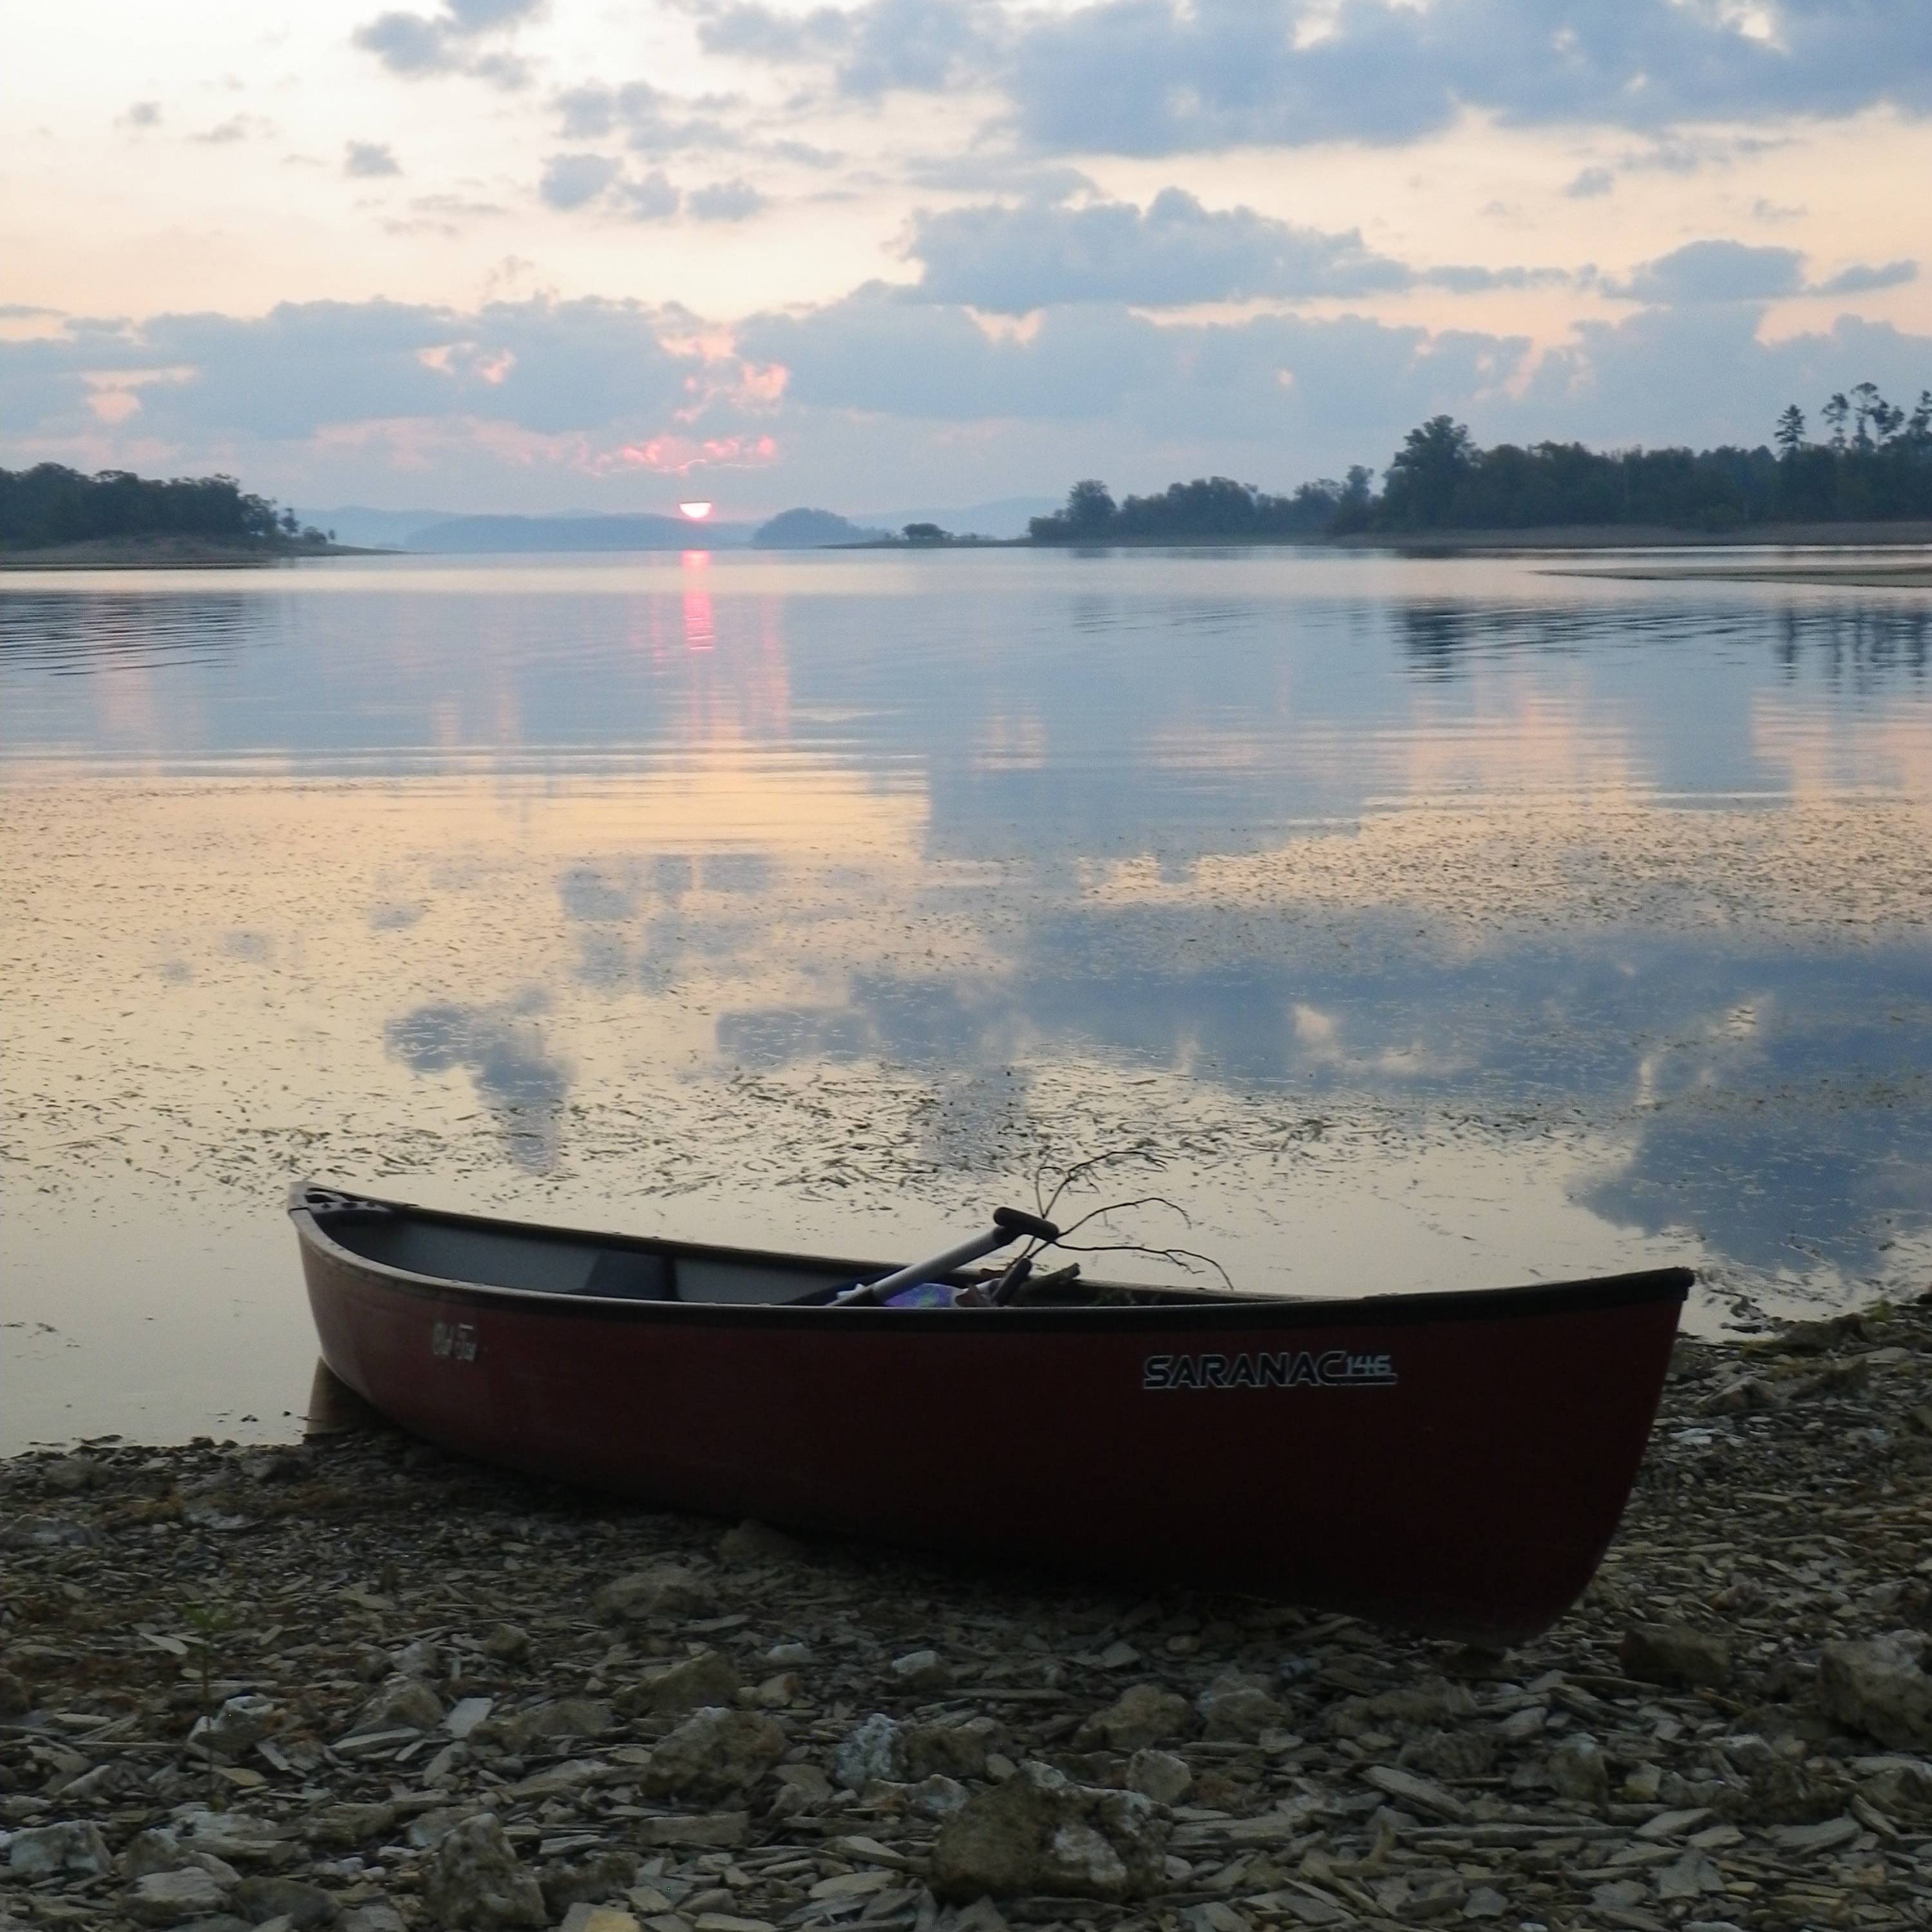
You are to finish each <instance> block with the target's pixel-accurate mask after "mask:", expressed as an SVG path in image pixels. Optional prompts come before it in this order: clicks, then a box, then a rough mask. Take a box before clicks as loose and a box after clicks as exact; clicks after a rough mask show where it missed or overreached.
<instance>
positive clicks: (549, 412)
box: [0, 299, 703, 448]
mask: <svg viewBox="0 0 1932 1932" xmlns="http://www.w3.org/2000/svg"><path fill="white" fill-rule="evenodd" d="M689 323H690V318H689V317H685V316H683V315H682V313H681V312H673V313H671V314H668V315H667V314H665V313H664V312H663V311H653V310H650V309H647V308H644V307H643V306H642V305H640V304H637V303H634V302H609V301H599V300H594V299H584V300H579V301H574V302H550V301H544V300H532V301H529V302H496V303H491V304H488V305H485V306H484V307H483V308H481V309H478V310H475V311H469V312H463V311H455V310H451V309H447V308H438V307H432V306H429V305H420V304H414V303H404V302H380V301H378V302H301V303H283V304H281V305H279V306H278V307H277V308H273V309H272V310H270V311H269V313H268V314H266V315H265V316H261V317H241V316H223V315H214V314H168V315H160V316H156V317H151V318H150V319H149V320H147V321H145V322H143V323H139V324H138V325H137V324H134V323H119V324H107V323H94V322H89V321H86V320H76V321H74V322H71V323H70V324H69V325H68V328H67V329H66V330H65V332H63V334H62V335H60V336H58V337H40V338H32V339H30V340H28V341H21V342H8V341H5V340H0V389H5V387H6V386H7V385H8V384H9V383H11V384H12V385H13V396H14V400H13V403H12V404H11V407H7V408H0V420H5V421H7V422H9V423H10V425H13V426H17V430H18V431H26V430H27V429H28V428H31V427H32V426H33V425H34V424H35V423H36V422H40V423H41V424H43V425H49V426H55V427H57V426H60V425H69V426H71V425H73V424H74V422H77V421H79V420H80V419H82V418H83V417H84V416H86V413H87V411H86V398H87V396H88V395H89V393H90V390H91V387H92V385H93V384H94V383H98V381H99V380H101V378H102V377H113V378H115V379H116V380H124V379H125V378H126V377H127V375H128V374H130V373H136V374H138V373H139V372H156V371H159V372H164V379H157V380H148V381H146V382H145V383H143V385H142V386H141V387H140V388H139V390H138V397H139V404H140V410H139V416H138V417H137V418H136V419H133V421H132V422H130V425H129V427H130V429H132V430H138V431H139V434H142V435H143V436H145V437H149V438H160V439H163V440H166V441H169V442H170V443H178V444H179V445H181V446H183V447H184V448H192V447H196V446H202V447H208V446H214V445H217V444H218V443H220V441H221V440H223V439H225V438H229V437H249V438H254V439H257V440H263V441H279V440H302V439H305V438H308V437H314V436H316V435H317V434H321V433H323V432H324V431H329V430H330V429H332V428H336V427H339V426H341V425H350V424H356V423H360V422H372V421H374V422H397V421H433V420H437V419H443V420H450V421H458V420H460V421H463V422H494V423H498V424H501V425H504V426H505V427H506V428H514V429H516V430H518V431H526V432H529V433H530V434H535V435H538V436H546V437H559V436H564V437H567V436H579V437H584V436H588V437H605V438H607V439H608V440H611V441H613V442H618V443H621V442H623V441H625V440H629V439H630V438H631V437H633V436H634V435H637V434H643V433H646V432H652V431H657V430H659V429H661V428H663V427H664V425H666V424H667V422H669V421H670V419H672V418H673V416H676V414H677V413H679V412H681V411H685V412H688V410H690V408H691V391H690V390H689V389H688V386H687V384H688V381H689V380H690V379H691V377H693V376H694V374H697V373H698V372H700V371H702V369H703V358H702V356H700V355H699V354H698V353H696V352H692V351H688V350H671V349H669V348H667V347H665V346H664V340H663V338H664V335H667V334H670V333H676V332H679V330H680V329H688V326H689Z"/></svg>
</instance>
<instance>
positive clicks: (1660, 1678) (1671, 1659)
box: [1617, 1624, 1731, 1686]
mask: <svg viewBox="0 0 1932 1932" xmlns="http://www.w3.org/2000/svg"><path fill="white" fill-rule="evenodd" d="M1617 1659H1618V1661H1619V1663H1621V1664H1622V1666H1623V1667H1624V1670H1625V1673H1627V1674H1628V1675H1629V1676H1632V1677H1634V1678H1636V1679H1637V1680H1638V1681H1639V1682H1641V1683H1645V1684H1706V1685H1712V1686H1716V1685H1723V1684H1727V1683H1729V1682H1730V1676H1731V1652H1730V1645H1728V1644H1727V1643H1725V1641H1724V1639H1723V1638H1722V1637H1714V1636H1712V1635H1711V1634H1709V1633H1708V1632H1706V1631H1700V1630H1694V1629H1693V1628H1691V1626H1690V1625H1688V1624H1634V1625H1631V1628H1629V1629H1628V1630H1627V1631H1625V1633H1624V1636H1623V1641H1622V1643H1620V1644H1619V1646H1617Z"/></svg>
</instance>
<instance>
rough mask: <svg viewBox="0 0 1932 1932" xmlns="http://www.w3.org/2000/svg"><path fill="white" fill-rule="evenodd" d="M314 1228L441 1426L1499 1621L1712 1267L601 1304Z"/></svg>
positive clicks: (490, 1449)
mask: <svg viewBox="0 0 1932 1932" xmlns="http://www.w3.org/2000/svg"><path fill="white" fill-rule="evenodd" d="M295 1219H296V1223H297V1226H298V1231H299V1234H300V1235H301V1238H302V1259H303V1265H304V1268H305V1274H306V1276H307V1280H308V1293H309V1299H310V1303H311V1307H312V1309H313V1310H314V1316H315V1321H316V1326H317V1331H318V1333H319V1334H320V1338H321V1344H322V1350H323V1357H324V1359H325V1360H326V1361H327V1363H328V1364H329V1367H330V1368H331V1369H332V1370H333V1371H334V1372H335V1374H336V1375H337V1376H340V1377H341V1379H342V1380H343V1381H344V1382H347V1384H348V1385H350V1388H353V1389H354V1390H355V1391H356V1392H357V1393H358V1394H360V1395H362V1397H365V1399H366V1400H368V1401H369V1402H370V1403H372V1404H374V1406H375V1407H376V1408H377V1409H379V1410H380V1411H381V1412H383V1414H384V1415H386V1416H388V1417H389V1418H390V1419H392V1421H395V1422H396V1423H398V1424H400V1425H401V1427H404V1428H405V1429H407V1430H410V1431H411V1432H412V1433H415V1434H417V1435H419V1436H424V1437H425V1438H427V1439H430V1440H431V1441H433V1442H438V1443H440V1444H443V1445H445V1446H446V1447H448V1448H452V1449H454V1450H458V1451H462V1452H463V1453H465V1454H469V1455H472V1456H475V1457H479V1458H481V1459H483V1460H487V1461H490V1462H494V1463H500V1464H503V1465H505V1466H511V1467H514V1468H517V1469H522V1470H525V1471H528V1472H532V1473H535V1474H538V1475H545V1476H550V1477H556V1478H564V1479H565V1480H568V1481H572V1482H575V1483H580V1484H586V1485H589V1486H591V1487H595V1488H597V1489H599V1490H605V1491H607V1492H610V1493H613V1494H616V1495H620V1496H629V1497H634V1498H637V1499H643V1500H647V1501H649V1502H655V1503H659V1504H663V1505H669V1506H672V1507H676V1508H685V1509H691V1510H696V1511H706V1512H709V1513H712V1514H717V1515H719V1516H723V1517H757V1518H758V1519H760V1520H763V1521H766V1522H769V1523H778V1524H784V1525H787V1526H792V1527H795V1528H799V1529H814V1530H820V1531H829V1532H839V1533H844V1534H850V1535H860V1536H865V1537H869V1538H880V1539H883V1540H886V1541H893V1542H898V1543H903V1544H910V1545H914V1546H919V1547H926V1548H930V1549H934V1550H946V1551H952V1552H960V1553H971V1554H974V1555H977V1556H991V1557H995V1558H998V1559H1004V1560H1007V1561H1019V1562H1034V1563H1037V1564H1040V1565H1047V1566H1050V1567H1052V1568H1058V1569H1061V1570H1073V1571H1080V1572H1084V1573H1086V1574H1093V1575H1097V1576H1103V1577H1113V1578H1118V1579H1121V1580H1141V1581H1145V1582H1151V1583H1161V1584H1166V1585H1183V1586H1190V1587H1202V1588H1216V1589H1232V1590H1237V1591H1244V1592H1256V1593H1259V1594H1262V1595H1269V1596H1274V1597H1278V1598H1284V1599H1287V1600H1289V1601H1295V1602H1298V1603H1304V1604H1313V1605H1321V1606H1325V1607H1333V1608H1335V1609H1339V1610H1349V1611H1352V1612H1355V1613H1359V1614H1363V1615H1366V1616H1372V1617H1375V1618H1377V1619H1381V1620H1383V1621H1386V1622H1392V1623H1395V1624H1398V1625H1404V1626H1406V1627H1409V1628H1416V1629H1420V1630H1423V1631H1430V1632H1435V1633H1439V1634H1444V1635H1449V1636H1456V1637H1463V1638H1466V1639H1469V1640H1476V1641H1481V1642H1484V1643H1509V1642H1514V1641H1517V1640H1521V1639H1523V1638H1525V1637H1529V1636H1530V1635H1532V1634H1534V1633H1535V1632H1536V1631H1539V1630H1541V1629H1543V1628H1545V1627H1547V1625H1549V1624H1550V1623H1551V1622H1553V1621H1554V1620H1555V1619H1556V1618H1557V1617H1558V1616H1560V1615H1561V1614H1562V1612H1563V1611H1564V1610H1565V1609H1566V1608H1567V1607H1568V1606H1569V1605H1570V1604H1571V1603H1572V1602H1574V1601H1575V1599H1576V1598H1577V1595H1579V1594H1580V1592H1582V1590H1583V1588H1584V1586H1585V1585H1586V1584H1587V1583H1588V1582H1589V1580H1590V1577H1591V1576H1592V1574H1593V1573H1594V1572H1595V1569H1596V1567H1597V1565H1598V1562H1599V1560H1600V1559H1601V1556H1602V1555H1603V1553H1604V1549H1605V1548H1606V1547H1607V1545H1608V1544H1609V1541H1610V1537H1611V1535H1612V1534H1613V1532H1614V1531H1615V1529H1616V1524H1617V1521H1618V1519H1619V1516H1620V1515H1621V1514H1622V1510H1623V1507H1624V1505H1625V1501H1626V1499H1627V1498H1628V1493H1629V1490H1630V1487H1631V1482H1632V1481H1633V1480H1634V1477H1635V1474H1636V1471H1637V1465H1638V1463H1639V1461H1640V1459H1641V1457H1642V1455H1643V1450H1644V1447H1645V1445H1646V1442H1647V1440H1648V1439H1649V1431H1650V1427H1651V1424H1652V1418H1653V1416H1654V1414H1655V1409H1656V1405H1657V1401H1658V1395H1659V1394H1660V1392H1661V1387H1662V1383H1663V1379H1664V1371H1665V1368H1666V1367H1667V1363H1668V1360H1669V1356H1670V1348H1671V1344H1672V1341H1673V1337H1674V1336H1675V1334H1676V1326H1677V1318H1678V1313H1679V1307H1680V1306H1681V1304H1682V1301H1683V1298H1684V1292H1685V1285H1686V1284H1687V1283H1688V1280H1689V1279H1690V1277H1688V1275H1687V1274H1685V1273H1684V1272H1683V1271H1681V1270H1679V1271H1660V1272H1658V1273H1656V1274H1649V1275H1643V1276H1631V1277H1617V1278H1614V1279H1612V1280H1606V1281H1602V1282H1597V1283H1583V1284H1578V1285H1577V1286H1574V1287H1573V1288H1571V1289H1568V1290H1551V1289H1541V1288H1537V1289H1521V1290H1508V1291H1500V1292H1496V1293H1493V1294H1476V1295H1416V1296H1403V1297H1396V1296H1390V1297H1381V1298H1375V1299H1373V1300H1367V1301H1349V1302H1337V1303H1320V1302H1315V1303H1308V1302H1282V1301H1262V1300H1260V1299H1259V1298H1257V1299H1255V1300H1253V1301H1243V1302H1240V1303H1230V1302H1226V1301H1204V1302H1202V1304H1199V1305H1198V1306H1189V1307H1174V1306H1166V1307H1124V1308H1117V1307H1098V1308H1079V1309H1052V1308H1048V1309H1040V1310H998V1311H988V1312H985V1313H980V1312H975V1311H966V1310H930V1311H922V1310H844V1309H839V1310H832V1309H824V1308H796V1307H718V1306H706V1305H700V1304H675V1303H673V1304H664V1303H610V1302H589V1303H586V1302H585V1301H582V1300H581V1299H579V1298H574V1297H571V1296H568V1295H537V1294H527V1293H522V1292H505V1291H502V1290H497V1289H478V1288H473V1287H466V1286H460V1285H458V1284H455V1283H437V1282H434V1281H432V1280H425V1279H423V1278H422V1277H412V1276H408V1275H404V1274H399V1273H398V1271H395V1270H392V1269H388V1268H381V1267H379V1266H376V1265H372V1264H370V1263H368V1262H366V1261H365V1260H364V1259H362V1258H361V1257H359V1256H356V1255H354V1254H353V1253H350V1252H348V1251H347V1250H346V1249H344V1248H343V1247H339V1246H338V1245H337V1244H335V1242H333V1241H332V1240H331V1239H330V1238H329V1236H328V1235H326V1233H325V1232H323V1230H322V1229H321V1228H320V1226H318V1225H317V1223H316V1221H315V1220H313V1219H312V1218H311V1217H309V1216H308V1214H305V1213H304V1212H302V1211H300V1210H299V1209H298V1210H297V1211H296V1212H295Z"/></svg>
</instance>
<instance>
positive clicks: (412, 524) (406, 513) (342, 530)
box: [296, 503, 463, 550]
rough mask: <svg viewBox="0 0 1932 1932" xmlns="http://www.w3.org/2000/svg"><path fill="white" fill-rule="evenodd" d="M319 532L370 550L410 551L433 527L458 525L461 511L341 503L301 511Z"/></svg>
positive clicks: (306, 521)
mask: <svg viewBox="0 0 1932 1932" xmlns="http://www.w3.org/2000/svg"><path fill="white" fill-rule="evenodd" d="M296 515H297V516H299V517H301V519H302V521H303V522H304V523H313V524H314V526H316V528H317V529H319V530H333V531H334V532H335V538H336V541H337V542H338V543H346V544H361V545H363V546H365V547H367V548H368V549H371V550H407V549H408V548H409V547H410V538H411V537H413V536H414V535H416V532H417V531H419V530H420V529H427V528H428V526H430V525H431V523H454V522H455V520H456V519H457V518H458V517H460V516H462V515H463V511H460V510H376V509H371V508H370V507H369V505H367V504H366V503H341V504H338V505H337V506H336V507H335V508H334V509H332V510H298V511H296Z"/></svg>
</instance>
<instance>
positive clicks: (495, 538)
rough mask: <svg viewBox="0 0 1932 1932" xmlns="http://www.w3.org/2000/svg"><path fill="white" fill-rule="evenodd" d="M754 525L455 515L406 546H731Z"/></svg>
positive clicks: (488, 551)
mask: <svg viewBox="0 0 1932 1932" xmlns="http://www.w3.org/2000/svg"><path fill="white" fill-rule="evenodd" d="M749 541H751V525H750V524H749V523H689V522H687V521H686V520H685V519H684V518H683V517H648V516H635V517H452V518H451V519H450V520H449V521H448V522H446V523H430V524H428V525H426V526H425V527H424V528H422V529H419V530H416V531H414V532H412V533H411V534H410V538H409V539H408V542H407V546H406V547H407V548H409V549H410V550H429V551H433V552H435V553H438V554H440V555H445V556H487V555H492V554H494V555H502V554H505V553H525V552H535V551H541V550H551V551H555V550H730V549H739V548H742V547H743V546H744V545H745V544H747V543H748V542H749Z"/></svg>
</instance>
